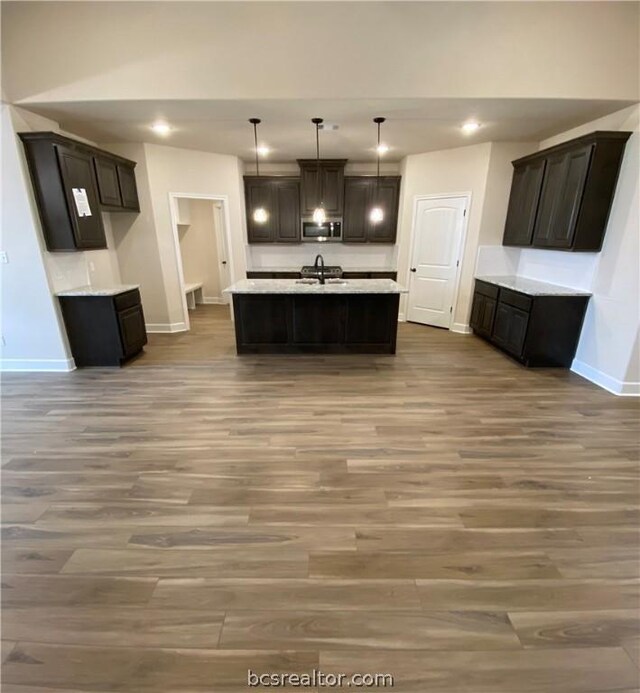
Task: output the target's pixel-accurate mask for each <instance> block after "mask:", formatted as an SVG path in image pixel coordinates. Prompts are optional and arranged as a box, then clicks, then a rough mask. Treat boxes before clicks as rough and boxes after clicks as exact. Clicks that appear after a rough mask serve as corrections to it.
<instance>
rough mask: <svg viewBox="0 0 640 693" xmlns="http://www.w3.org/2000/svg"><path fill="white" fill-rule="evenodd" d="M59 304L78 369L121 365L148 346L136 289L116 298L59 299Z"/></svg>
mask: <svg viewBox="0 0 640 693" xmlns="http://www.w3.org/2000/svg"><path fill="white" fill-rule="evenodd" d="M59 301H60V305H61V308H62V315H63V317H64V323H65V327H66V328H67V336H68V338H69V344H70V346H71V352H72V354H73V358H74V361H75V363H76V366H77V367H78V368H82V367H85V366H120V365H122V363H123V362H124V361H126V360H127V359H129V358H131V357H132V356H135V355H136V354H138V353H140V351H142V347H144V345H145V344H146V343H147V331H146V328H145V324H144V313H143V312H142V303H141V301H140V292H139V291H138V290H137V289H135V290H133V291H126V292H124V293H121V294H116V295H115V296H60V297H59Z"/></svg>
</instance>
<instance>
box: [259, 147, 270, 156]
mask: <svg viewBox="0 0 640 693" xmlns="http://www.w3.org/2000/svg"><path fill="white" fill-rule="evenodd" d="M270 151H271V150H270V149H269V147H267V146H265V145H262V146H260V147H258V154H260V156H267V154H268V153H269V152H270Z"/></svg>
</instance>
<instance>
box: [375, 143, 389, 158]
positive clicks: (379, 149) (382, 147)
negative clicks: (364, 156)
mask: <svg viewBox="0 0 640 693" xmlns="http://www.w3.org/2000/svg"><path fill="white" fill-rule="evenodd" d="M376 151H377V152H378V154H380V155H382V154H386V153H387V152H388V151H389V147H388V146H387V145H386V144H379V145H378V146H377V147H376Z"/></svg>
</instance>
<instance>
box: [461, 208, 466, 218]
mask: <svg viewBox="0 0 640 693" xmlns="http://www.w3.org/2000/svg"><path fill="white" fill-rule="evenodd" d="M462 216H463V217H466V216H467V210H466V209H465V210H464V211H463V212H462Z"/></svg>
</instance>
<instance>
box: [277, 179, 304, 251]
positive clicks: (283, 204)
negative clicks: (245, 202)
mask: <svg viewBox="0 0 640 693" xmlns="http://www.w3.org/2000/svg"><path fill="white" fill-rule="evenodd" d="M273 185H274V189H275V199H276V208H277V223H276V228H275V240H276V241H278V242H279V243H298V242H299V241H300V184H299V183H298V181H291V180H289V181H284V180H283V181H274V183H273Z"/></svg>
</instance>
